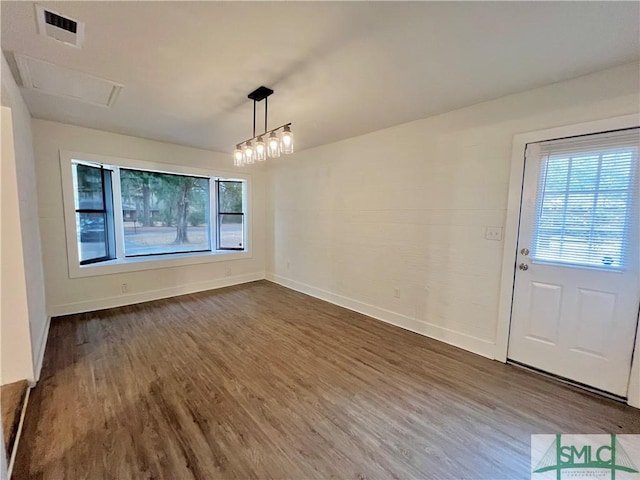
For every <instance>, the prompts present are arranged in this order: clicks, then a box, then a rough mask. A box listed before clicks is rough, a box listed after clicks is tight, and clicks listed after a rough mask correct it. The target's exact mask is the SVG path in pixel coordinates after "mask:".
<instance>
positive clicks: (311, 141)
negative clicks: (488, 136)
mask: <svg viewBox="0 0 640 480" xmlns="http://www.w3.org/2000/svg"><path fill="white" fill-rule="evenodd" d="M41 4H43V5H45V6H46V7H49V8H51V9H53V10H55V11H57V12H59V13H60V14H63V15H68V16H71V17H73V18H75V19H78V20H80V21H83V22H85V23H86V27H85V37H86V38H85V42H84V45H83V47H82V48H80V49H77V48H74V47H70V46H66V45H64V44H62V43H60V42H57V41H55V40H52V39H50V38H46V37H43V36H41V35H38V34H37V26H36V20H35V8H34V4H33V3H32V2H8V1H2V2H1V8H2V10H1V15H2V49H3V50H4V51H5V52H7V53H8V55H7V56H8V57H9V58H10V57H11V53H12V52H16V53H22V54H26V55H29V56H32V57H35V58H38V59H42V60H46V61H48V62H52V63H55V64H57V65H60V66H63V67H67V68H72V69H76V70H80V71H82V72H85V73H88V74H91V75H94V76H97V77H101V78H104V79H107V80H111V81H113V82H116V83H119V84H122V85H124V88H123V89H122V91H121V93H120V96H119V97H118V99H117V101H116V103H115V105H114V106H113V107H112V108H105V107H99V106H94V105H90V104H85V103H81V102H78V101H76V100H73V99H65V98H61V97H56V96H51V95H47V94H44V93H41V92H37V91H32V90H24V89H23V94H24V96H25V100H26V102H27V105H28V107H29V110H30V111H31V113H32V115H33V116H34V117H36V118H44V119H49V120H56V121H60V122H65V123H72V124H77V125H83V126H88V127H93V128H98V129H102V130H107V131H113V132H120V133H126V134H129V135H136V136H141V137H147V138H152V139H157V140H164V141H168V142H173V143H178V144H182V145H189V146H195V147H202V148H208V149H213V150H218V151H226V152H228V151H231V150H232V149H233V148H234V143H236V142H239V141H241V140H244V139H245V138H247V137H249V136H250V133H251V122H252V103H251V101H250V100H248V99H247V98H246V95H247V94H248V93H249V92H250V91H251V90H253V89H254V88H256V87H258V86H260V85H266V86H268V87H271V88H273V89H274V90H275V94H274V95H272V96H271V97H270V98H269V119H270V124H271V126H276V124H281V123H285V122H287V121H291V122H293V131H294V133H295V134H296V142H297V148H298V149H300V148H308V147H311V146H316V145H320V144H324V143H329V142H332V141H336V140H340V139H344V138H348V137H352V136H355V135H359V134H363V133H366V132H370V131H373V130H377V129H380V128H385V127H388V126H391V125H396V124H399V123H403V122H407V121H411V120H415V119H418V118H423V117H427V116H429V115H433V114H437V113H441V112H445V111H449V110H453V109H455V108H459V107H462V106H466V105H470V104H473V103H478V102H481V101H485V100H488V99H491V98H496V97H500V96H503V95H506V94H509V93H514V92H518V91H523V90H527V89H530V88H533V87H537V86H541V85H545V84H549V83H553V82H557V81H560V80H564V79H568V78H572V77H576V76H579V75H583V74H587V73H590V72H593V71H597V70H602V69H605V68H608V67H611V66H614V65H618V64H622V63H627V62H632V61H636V60H637V59H638V58H639V57H640V53H639V52H640V45H639V42H640V40H639V39H640V22H639V21H638V19H639V18H640V3H638V2H513V3H511V2H469V3H467V2H326V3H323V2H318V3H316V2H301V3H291V2H257V3H247V2H237V3H235V2H41ZM3 74H5V72H3ZM261 107H262V103H261V104H259V110H258V112H259V114H258V118H259V119H261V118H263V117H262V114H261V110H260V108H261ZM258 125H259V126H261V125H262V122H261V121H258Z"/></svg>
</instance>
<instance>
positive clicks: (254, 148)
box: [233, 86, 293, 167]
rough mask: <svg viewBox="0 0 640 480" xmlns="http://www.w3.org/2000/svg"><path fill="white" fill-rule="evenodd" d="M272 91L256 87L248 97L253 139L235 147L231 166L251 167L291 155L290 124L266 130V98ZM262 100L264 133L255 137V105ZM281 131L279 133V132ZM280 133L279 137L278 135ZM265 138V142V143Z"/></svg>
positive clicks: (291, 134)
mask: <svg viewBox="0 0 640 480" xmlns="http://www.w3.org/2000/svg"><path fill="white" fill-rule="evenodd" d="M272 93H273V90H271V89H270V88H267V87H264V86H262V87H258V88H257V89H255V90H254V91H253V92H251V93H250V94H249V95H248V97H249V99H251V100H253V137H251V138H249V139H248V140H245V141H243V142H240V143H238V144H237V145H236V149H235V150H234V152H233V164H234V166H236V167H242V166H244V165H252V164H254V163H255V162H256V161H257V162H264V161H265V160H266V159H267V157H269V158H278V157H279V156H280V154H281V153H282V154H285V155H288V154H290V153H293V133H292V132H291V122H289V123H285V124H284V125H280V126H279V127H276V128H272V129H271V130H268V129H267V113H268V108H267V107H268V103H267V102H268V97H269V95H271V94H272ZM262 100H264V132H263V133H261V134H259V135H256V104H257V103H258V102H261V101H262ZM280 131H281V132H280ZM278 132H280V135H278ZM265 137H266V138H267V141H266V142H265Z"/></svg>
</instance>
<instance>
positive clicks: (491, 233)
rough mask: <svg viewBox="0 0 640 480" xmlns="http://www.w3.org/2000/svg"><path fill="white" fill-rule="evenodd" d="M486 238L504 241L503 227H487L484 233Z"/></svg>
mask: <svg viewBox="0 0 640 480" xmlns="http://www.w3.org/2000/svg"><path fill="white" fill-rule="evenodd" d="M484 238H486V239H487V240H495V241H498V242H499V241H500V240H502V227H487V228H486V229H485V231H484Z"/></svg>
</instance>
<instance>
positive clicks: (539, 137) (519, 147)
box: [495, 113, 640, 408]
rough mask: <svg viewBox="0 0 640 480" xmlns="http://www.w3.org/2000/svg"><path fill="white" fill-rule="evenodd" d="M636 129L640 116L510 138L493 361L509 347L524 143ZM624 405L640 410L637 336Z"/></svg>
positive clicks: (504, 356)
mask: <svg viewBox="0 0 640 480" xmlns="http://www.w3.org/2000/svg"><path fill="white" fill-rule="evenodd" d="M638 126H640V113H636V114H632V115H624V116H621V117H613V118H606V119H603V120H596V121H594V122H586V123H579V124H576V125H567V126H564V127H556V128H549V129H546V130H539V131H536V132H529V133H522V134H519V135H515V136H514V137H513V151H512V155H511V175H510V179H509V200H508V204H507V218H506V222H505V230H504V250H503V253H502V276H501V281H500V298H499V305H498V326H497V332H496V350H495V359H496V360H498V361H500V362H506V361H507V349H508V346H509V327H510V325H511V306H512V300H513V286H514V280H515V279H514V277H515V265H516V254H517V248H518V226H519V223H520V201H521V197H522V186H523V181H524V151H525V148H526V146H527V144H528V143H533V142H542V141H545V140H551V139H555V138H564V137H573V136H578V135H588V134H590V133H598V132H605V131H608V130H619V129H623V128H631V127H638ZM627 403H628V404H629V405H632V406H634V407H636V408H640V335H636V344H635V350H634V355H633V360H632V364H631V377H630V380H629V389H628V392H627Z"/></svg>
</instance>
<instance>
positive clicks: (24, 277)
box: [2, 54, 47, 383]
mask: <svg viewBox="0 0 640 480" xmlns="http://www.w3.org/2000/svg"><path fill="white" fill-rule="evenodd" d="M2 105H4V106H5V107H8V108H10V109H11V121H10V122H5V124H3V127H5V128H6V127H7V126H8V124H9V123H10V125H11V127H12V134H11V135H10V136H7V134H6V133H5V132H3V140H4V139H5V137H6V138H11V140H12V142H13V148H12V150H13V155H12V156H13V160H11V162H13V165H8V164H6V165H5V161H4V159H3V184H4V182H5V181H9V182H10V181H11V180H10V179H6V180H5V178H4V169H5V168H9V171H10V172H11V173H10V175H12V176H13V178H15V182H16V187H17V200H18V203H17V204H16V205H11V206H7V208H8V210H12V211H13V212H14V213H15V212H17V214H18V216H19V224H18V225H12V226H11V228H10V229H7V230H6V231H5V229H4V227H5V220H6V221H7V222H12V220H11V219H12V216H11V214H8V216H7V217H6V219H5V213H6V212H8V210H7V208H5V207H4V206H3V217H2V221H3V235H4V238H3V240H8V241H12V242H14V243H15V242H19V243H20V244H21V247H22V248H21V250H17V245H14V247H11V250H6V251H5V250H3V252H2V253H3V256H2V269H3V276H5V275H6V278H7V279H8V280H9V285H5V287H6V288H12V289H20V288H24V289H26V299H23V298H18V297H16V296H14V295H9V294H8V291H6V292H5V290H4V288H3V291H2V297H3V300H8V301H10V302H12V304H13V305H12V306H10V307H8V310H6V309H5V308H3V309H5V310H6V311H5V312H4V313H7V315H4V314H3V315H2V322H3V323H2V330H3V334H4V333H6V334H7V335H6V338H4V336H3V338H4V340H3V341H4V342H6V343H7V344H8V343H13V342H17V343H16V344H12V346H11V347H10V348H11V349H13V350H14V351H15V350H17V349H20V350H21V351H23V350H24V349H28V354H29V355H30V356H31V360H30V362H29V366H28V367H27V365H21V364H19V362H18V360H17V357H16V356H15V355H13V354H12V355H8V354H7V356H6V357H5V355H4V354H3V362H2V363H3V366H2V370H3V372H4V373H6V374H7V375H8V373H7V372H6V371H5V368H11V369H12V370H14V373H15V374H17V373H18V372H29V374H28V375H25V376H20V377H19V378H14V379H13V380H10V377H13V375H9V376H7V377H5V376H3V378H2V382H3V383H8V382H10V381H15V380H21V379H24V378H26V379H28V380H34V378H35V377H36V376H37V374H38V372H37V371H36V372H34V371H33V365H39V363H40V360H41V356H42V353H43V350H44V343H45V342H46V330H47V315H46V308H45V292H44V275H43V269H42V252H41V246H40V231H39V225H38V213H37V200H36V197H37V191H36V180H35V161H34V156H33V135H32V131H31V116H30V114H29V111H28V110H27V106H26V105H25V103H24V100H23V99H22V95H21V94H20V90H19V88H18V86H17V85H16V82H15V80H14V78H13V76H12V75H11V72H10V70H9V67H8V64H7V61H6V59H5V57H4V54H3V55H2ZM5 148H6V147H4V146H3V153H4V152H5V151H7V150H5ZM7 155H9V153H7ZM3 156H4V155H3ZM9 161H10V160H9V157H8V156H7V162H9ZM3 186H4V185H3ZM12 235H16V237H13V238H12ZM17 235H19V236H20V238H19V239H18V237H17ZM21 252H22V253H21ZM12 283H21V284H22V285H21V286H18V285H11V284H12ZM3 284H4V282H3ZM24 302H26V304H22V305H19V304H21V303H24ZM25 308H26V312H27V318H28V325H26V326H17V325H16V323H17V322H21V321H22V320H23V319H22V317H21V315H20V314H19V312H22V311H23V310H24V309H25ZM14 327H15V328H16V329H18V330H21V331H23V330H25V329H27V330H28V331H29V332H30V342H29V344H28V345H26V346H25V345H22V342H21V341H20V340H19V338H13V334H10V333H9V332H10V331H11V330H10V329H13V328H14ZM7 348H9V347H7ZM3 350H4V349H3Z"/></svg>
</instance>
